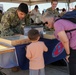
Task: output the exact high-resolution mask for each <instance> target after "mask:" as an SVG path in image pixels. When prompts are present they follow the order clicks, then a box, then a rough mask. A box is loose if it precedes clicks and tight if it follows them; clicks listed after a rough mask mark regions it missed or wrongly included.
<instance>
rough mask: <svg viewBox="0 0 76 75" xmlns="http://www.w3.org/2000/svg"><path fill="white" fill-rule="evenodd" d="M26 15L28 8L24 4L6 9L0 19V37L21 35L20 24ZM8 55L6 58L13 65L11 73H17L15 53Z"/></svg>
mask: <svg viewBox="0 0 76 75" xmlns="http://www.w3.org/2000/svg"><path fill="white" fill-rule="evenodd" d="M27 13H28V6H27V4H25V3H21V4H20V5H19V6H18V8H10V9H8V10H7V11H6V12H5V13H4V15H3V16H2V19H1V23H0V37H4V36H11V35H16V34H21V23H22V20H23V19H24V18H25V17H26V15H27ZM9 54H10V56H8V58H9V62H10V63H14V64H12V71H18V70H19V69H18V67H17V66H18V64H17V62H16V61H15V60H16V56H15V52H10V53H9ZM10 59H11V60H10ZM0 62H1V61H0ZM7 65H8V63H7ZM15 66H16V67H15ZM10 68H11V67H10Z"/></svg>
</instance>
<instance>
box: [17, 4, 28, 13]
mask: <svg viewBox="0 0 76 75" xmlns="http://www.w3.org/2000/svg"><path fill="white" fill-rule="evenodd" d="M18 10H20V11H21V12H24V13H25V14H27V13H28V5H27V4H25V3H21V4H20V5H19V6H18Z"/></svg>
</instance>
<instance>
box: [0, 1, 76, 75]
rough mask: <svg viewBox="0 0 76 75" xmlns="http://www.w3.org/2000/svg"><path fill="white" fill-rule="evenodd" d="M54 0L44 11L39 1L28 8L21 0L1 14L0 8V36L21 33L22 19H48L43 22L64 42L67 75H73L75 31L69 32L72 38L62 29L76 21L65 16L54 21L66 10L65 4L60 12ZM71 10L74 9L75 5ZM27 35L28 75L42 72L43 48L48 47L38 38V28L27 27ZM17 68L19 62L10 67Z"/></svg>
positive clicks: (15, 69) (75, 53)
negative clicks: (40, 8)
mask: <svg viewBox="0 0 76 75" xmlns="http://www.w3.org/2000/svg"><path fill="white" fill-rule="evenodd" d="M57 4H58V1H57V0H52V1H51V7H50V8H48V9H46V11H45V12H43V14H41V13H40V11H39V10H38V8H39V7H38V5H36V6H35V7H34V9H33V10H32V11H30V12H29V9H28V5H27V4H25V3H20V5H19V6H18V7H17V8H14V7H13V8H10V9H8V10H7V11H6V12H5V13H4V14H3V13H2V11H0V37H4V36H13V35H21V34H23V26H22V24H23V22H24V23H25V24H24V25H29V24H31V23H38V22H43V23H45V22H47V24H45V26H46V27H48V28H53V29H54V30H55V36H56V38H57V39H58V40H60V41H61V42H62V44H63V46H64V49H65V51H66V57H65V58H66V61H67V63H68V64H69V71H70V75H76V60H75V58H76V51H75V50H76V40H75V38H76V35H75V33H76V31H74V32H72V33H71V34H72V38H70V34H67V33H66V32H65V30H70V29H74V28H75V27H76V24H75V23H72V22H71V21H68V20H65V19H59V20H57V21H55V20H56V19H58V18H60V17H62V16H63V15H64V14H65V13H66V9H65V8H63V9H62V12H61V13H59V8H57V9H56V7H57ZM75 7H76V6H75ZM74 10H76V8H75V9H74ZM30 22H31V23H30ZM28 38H29V39H30V41H31V44H29V45H28V46H27V48H26V57H27V58H28V59H29V60H30V61H29V69H30V73H29V75H45V71H44V67H45V65H44V58H43V52H47V51H48V48H47V47H46V46H45V44H44V43H43V42H40V41H39V38H40V34H39V32H38V31H37V30H35V29H32V30H30V31H29V32H28ZM33 47H34V48H33ZM12 57H14V55H12ZM18 70H19V68H18V65H15V66H13V67H12V71H18Z"/></svg>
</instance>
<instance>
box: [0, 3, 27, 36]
mask: <svg viewBox="0 0 76 75" xmlns="http://www.w3.org/2000/svg"><path fill="white" fill-rule="evenodd" d="M27 13H28V6H27V5H26V4H24V3H21V4H20V5H19V7H18V8H10V9H8V10H7V11H6V12H5V13H4V15H3V16H2V19H1V23H0V36H1V37H2V36H11V35H16V34H21V33H22V31H21V30H22V29H21V23H22V20H23V19H24V18H25V17H26V15H27Z"/></svg>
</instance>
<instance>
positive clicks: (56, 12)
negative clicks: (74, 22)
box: [46, 7, 59, 17]
mask: <svg viewBox="0 0 76 75" xmlns="http://www.w3.org/2000/svg"><path fill="white" fill-rule="evenodd" d="M46 11H51V12H52V13H53V14H54V15H55V17H59V12H58V11H57V10H56V9H55V10H52V8H51V7H50V8H48V9H47V10H46Z"/></svg>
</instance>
